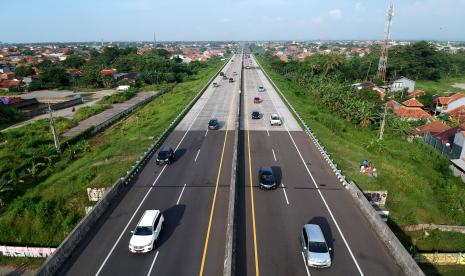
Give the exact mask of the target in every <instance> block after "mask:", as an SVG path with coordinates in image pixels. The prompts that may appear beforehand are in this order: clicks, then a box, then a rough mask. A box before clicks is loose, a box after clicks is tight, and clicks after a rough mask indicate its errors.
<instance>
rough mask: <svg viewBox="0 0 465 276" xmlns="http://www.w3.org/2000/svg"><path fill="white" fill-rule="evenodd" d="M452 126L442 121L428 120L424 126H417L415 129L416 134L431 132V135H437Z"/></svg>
mask: <svg viewBox="0 0 465 276" xmlns="http://www.w3.org/2000/svg"><path fill="white" fill-rule="evenodd" d="M449 128H450V127H449V126H448V125H446V124H443V123H440V122H436V121H433V122H428V123H426V124H424V125H422V126H419V127H416V128H415V129H414V130H413V134H414V135H423V134H425V133H430V134H431V135H437V134H439V133H441V132H444V131H446V130H448V129H449Z"/></svg>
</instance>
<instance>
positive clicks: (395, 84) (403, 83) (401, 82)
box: [389, 77, 415, 93]
mask: <svg viewBox="0 0 465 276" xmlns="http://www.w3.org/2000/svg"><path fill="white" fill-rule="evenodd" d="M405 89H407V92H408V93H411V92H413V90H415V81H413V80H411V79H408V78H406V77H399V78H396V79H394V80H393V81H391V82H390V83H389V91H390V92H402V91H404V90H405Z"/></svg>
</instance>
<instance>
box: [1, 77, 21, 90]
mask: <svg viewBox="0 0 465 276" xmlns="http://www.w3.org/2000/svg"><path fill="white" fill-rule="evenodd" d="M20 83H21V81H19V80H16V79H15V80H0V88H11V87H14V86H17V85H19V84H20Z"/></svg>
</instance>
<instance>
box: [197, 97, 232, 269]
mask: <svg viewBox="0 0 465 276" xmlns="http://www.w3.org/2000/svg"><path fill="white" fill-rule="evenodd" d="M235 99H236V93H233V100H232V101H231V103H230V105H229V112H228V120H227V121H228V126H227V127H226V131H225V132H226V134H225V135H224V142H223V149H222V150H221V158H220V165H219V167H218V175H217V177H216V184H215V192H214V194H213V202H212V207H211V210H210V219H209V221H208V228H207V234H206V235H205V246H204V248H203V255H202V263H201V264H200V272H199V276H202V275H203V270H204V268H205V259H206V257H207V251H208V241H209V240H210V231H211V226H212V221H213V214H214V213H215V203H216V195H217V193H218V186H219V183H220V176H221V168H222V167H223V157H224V151H225V149H226V141H227V140H228V130H229V129H230V123H231V122H230V120H229V119H230V115H231V111H232V110H233V109H232V108H231V106H232V104H233V103H234V101H235Z"/></svg>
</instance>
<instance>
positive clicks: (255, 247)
mask: <svg viewBox="0 0 465 276" xmlns="http://www.w3.org/2000/svg"><path fill="white" fill-rule="evenodd" d="M244 83H245V74H244ZM243 93H245V85H244V91H243ZM247 96H248V95H247ZM244 112H245V114H248V112H247V97H246V94H244ZM244 118H246V119H245V121H246V128H247V151H248V156H249V182H250V204H251V207H252V232H253V249H254V255H255V275H256V276H259V275H260V270H259V269H258V249H257V247H258V246H257V231H256V227H255V203H254V196H253V179H252V158H251V153H250V127H249V117H248V116H247V115H244Z"/></svg>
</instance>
